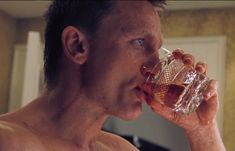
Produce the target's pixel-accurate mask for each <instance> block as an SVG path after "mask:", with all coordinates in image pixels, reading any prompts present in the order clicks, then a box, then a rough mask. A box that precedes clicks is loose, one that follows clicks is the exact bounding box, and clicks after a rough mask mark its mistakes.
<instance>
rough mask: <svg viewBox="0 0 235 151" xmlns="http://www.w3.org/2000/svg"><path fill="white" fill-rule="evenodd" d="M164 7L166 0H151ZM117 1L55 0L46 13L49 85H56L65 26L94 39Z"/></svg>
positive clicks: (46, 56)
mask: <svg viewBox="0 0 235 151" xmlns="http://www.w3.org/2000/svg"><path fill="white" fill-rule="evenodd" d="M148 1H149V2H151V3H152V4H153V5H154V6H156V7H163V5H164V4H165V0H148ZM114 2H115V0H54V1H53V2H52V4H51V5H50V6H49V8H48V11H47V12H46V14H45V18H46V23H47V24H46V30H45V49H44V74H45V81H46V83H47V84H49V85H50V84H53V83H54V82H55V81H56V78H57V77H56V76H57V75H58V74H59V71H60V70H59V68H60V63H61V61H60V60H61V56H62V52H63V50H62V49H63V48H62V42H61V34H62V32H63V30H64V28H65V27H67V26H70V25H71V26H75V27H79V28H80V29H82V30H83V31H85V32H86V33H87V34H88V35H89V36H92V34H94V33H95V32H96V30H97V28H98V25H99V23H100V22H101V21H102V18H103V17H104V16H105V15H106V14H107V13H108V12H109V11H110V10H111V8H112V7H113V3H114Z"/></svg>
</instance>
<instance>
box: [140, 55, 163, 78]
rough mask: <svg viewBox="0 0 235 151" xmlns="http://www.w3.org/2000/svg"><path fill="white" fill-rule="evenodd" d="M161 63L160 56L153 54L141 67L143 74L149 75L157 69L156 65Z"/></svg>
mask: <svg viewBox="0 0 235 151" xmlns="http://www.w3.org/2000/svg"><path fill="white" fill-rule="evenodd" d="M159 63H160V60H159V57H158V55H156V54H153V55H151V56H150V57H149V58H148V60H147V61H146V62H145V63H144V64H143V65H142V67H141V74H142V75H143V76H144V77H148V76H149V75H151V74H153V72H155V70H156V69H157V68H156V66H157V65H158V64H159Z"/></svg>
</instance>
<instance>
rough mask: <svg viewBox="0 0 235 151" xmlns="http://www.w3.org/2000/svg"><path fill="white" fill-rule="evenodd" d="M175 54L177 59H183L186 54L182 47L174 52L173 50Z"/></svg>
mask: <svg viewBox="0 0 235 151" xmlns="http://www.w3.org/2000/svg"><path fill="white" fill-rule="evenodd" d="M172 54H173V56H174V58H175V59H182V58H183V56H184V51H183V50H182V49H179V48H178V49H175V50H174V51H173V52H172Z"/></svg>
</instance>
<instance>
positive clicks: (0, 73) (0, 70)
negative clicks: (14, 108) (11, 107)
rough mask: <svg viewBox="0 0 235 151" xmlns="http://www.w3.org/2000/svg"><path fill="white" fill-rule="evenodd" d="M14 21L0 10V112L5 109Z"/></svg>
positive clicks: (13, 40) (7, 95) (14, 27)
mask: <svg viewBox="0 0 235 151" xmlns="http://www.w3.org/2000/svg"><path fill="white" fill-rule="evenodd" d="M15 35H16V21H15V20H14V19H13V18H12V17H10V16H8V15H7V14H5V13H3V12H1V11H0V114H1V113H4V112H6V111H7V108H8V99H9V86H10V79H11V66H12V59H13V46H14V42H15Z"/></svg>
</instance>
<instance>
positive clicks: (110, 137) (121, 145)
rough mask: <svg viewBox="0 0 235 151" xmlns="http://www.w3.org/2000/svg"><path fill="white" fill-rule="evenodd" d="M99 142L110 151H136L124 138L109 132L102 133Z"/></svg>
mask: <svg viewBox="0 0 235 151" xmlns="http://www.w3.org/2000/svg"><path fill="white" fill-rule="evenodd" d="M99 141H100V142H102V143H103V144H105V145H107V146H108V147H109V148H110V149H111V150H114V151H116V150H117V151H120V150H125V151H138V149H137V148H136V147H135V146H133V145H132V144H131V143H129V142H128V141H127V140H125V139H124V138H122V137H120V136H118V135H115V134H112V133H109V132H105V131H102V132H101V134H100V136H99Z"/></svg>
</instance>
